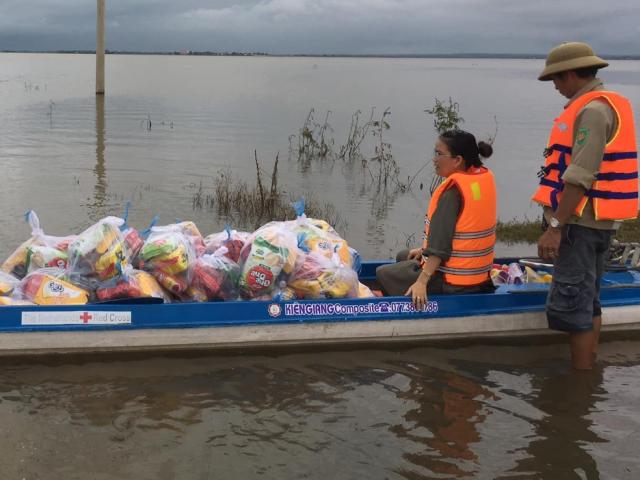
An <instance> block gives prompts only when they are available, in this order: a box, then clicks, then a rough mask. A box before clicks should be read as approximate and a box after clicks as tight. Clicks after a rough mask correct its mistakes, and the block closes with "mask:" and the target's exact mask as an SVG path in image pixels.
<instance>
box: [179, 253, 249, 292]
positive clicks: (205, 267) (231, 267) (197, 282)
mask: <svg viewBox="0 0 640 480" xmlns="http://www.w3.org/2000/svg"><path fill="white" fill-rule="evenodd" d="M227 253H228V252H227V249H226V247H220V248H219V249H218V250H216V252H215V253H214V254H212V255H209V254H205V255H203V256H202V257H200V258H198V259H197V260H196V264H195V267H194V269H193V278H192V280H191V285H190V286H189V288H188V289H187V291H186V296H187V298H188V299H189V300H192V301H196V302H197V301H203V302H206V301H211V300H236V299H237V298H238V295H239V288H238V280H239V278H240V266H239V265H238V264H237V263H236V262H234V261H233V260H231V259H229V258H227V256H226V254H227Z"/></svg>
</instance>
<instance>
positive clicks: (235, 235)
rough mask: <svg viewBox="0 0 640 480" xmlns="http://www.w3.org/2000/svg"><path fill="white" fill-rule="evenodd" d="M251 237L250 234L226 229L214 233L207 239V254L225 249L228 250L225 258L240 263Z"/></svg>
mask: <svg viewBox="0 0 640 480" xmlns="http://www.w3.org/2000/svg"><path fill="white" fill-rule="evenodd" d="M250 236H251V234H250V233H249V232H238V231H237V230H232V229H231V228H230V227H226V228H225V229H224V230H223V231H222V232H218V233H212V234H211V235H207V236H206V237H205V239H204V244H205V253H209V254H211V253H215V252H216V251H217V250H218V249H219V248H220V247H225V248H226V249H227V253H226V254H225V256H226V257H227V258H229V259H231V260H233V261H234V262H238V260H239V259H240V252H241V251H242V247H244V245H245V243H247V240H248V239H249V237H250Z"/></svg>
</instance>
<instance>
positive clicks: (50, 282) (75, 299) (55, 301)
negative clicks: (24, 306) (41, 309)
mask: <svg viewBox="0 0 640 480" xmlns="http://www.w3.org/2000/svg"><path fill="white" fill-rule="evenodd" d="M20 290H21V292H22V295H23V296H24V297H26V298H27V299H29V300H31V301H32V302H33V303H35V304H37V305H84V304H85V303H87V302H88V301H89V293H88V292H87V291H85V290H83V289H82V288H80V287H76V286H75V285H72V284H71V283H69V282H66V281H64V280H62V279H60V278H57V277H55V276H53V275H50V274H49V273H45V272H44V271H43V270H36V271H35V272H33V273H30V274H29V275H27V277H25V279H24V280H23V281H22V284H21V285H20Z"/></svg>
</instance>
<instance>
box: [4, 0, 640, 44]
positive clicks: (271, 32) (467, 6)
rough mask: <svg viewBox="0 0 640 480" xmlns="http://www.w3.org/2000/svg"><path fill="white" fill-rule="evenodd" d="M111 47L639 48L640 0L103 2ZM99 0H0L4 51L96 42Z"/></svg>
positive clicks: (202, 0) (165, 0) (107, 39)
mask: <svg viewBox="0 0 640 480" xmlns="http://www.w3.org/2000/svg"><path fill="white" fill-rule="evenodd" d="M106 4H107V34H106V45H107V49H111V50H145V51H173V50H212V51H232V50H235V51H243V52H256V51H260V52H267V53H273V54H287V53H302V54H313V53H317V54H330V53H335V54H430V53H471V52H477V53H543V54H544V53H546V52H547V51H548V50H549V48H550V47H552V46H553V45H555V44H557V43H559V42H561V41H564V40H583V41H587V42H589V43H591V44H592V46H593V47H594V48H595V49H596V51H597V52H598V53H600V54H603V55H606V54H635V55H638V54H640V0H610V1H605V0H598V1H595V0H106ZM95 11H96V0H0V49H4V50H7V49H16V50H58V49H60V50H62V49H64V50H67V49H87V50H91V49H94V48H95V15H96V13H95Z"/></svg>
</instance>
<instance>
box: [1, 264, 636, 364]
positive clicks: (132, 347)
mask: <svg viewBox="0 0 640 480" xmlns="http://www.w3.org/2000/svg"><path fill="white" fill-rule="evenodd" d="M383 263H385V262H365V263H364V264H363V268H362V271H361V274H360V278H361V280H363V281H367V280H371V279H373V278H375V268H376V267H377V266H378V265H380V264H383ZM624 274H625V273H622V275H624ZM626 274H627V275H628V272H627V273H626ZM610 275H613V276H615V275H617V276H618V277H617V278H616V279H614V280H611V278H609V277H607V278H606V279H605V282H604V283H603V288H602V291H601V299H602V304H603V311H604V320H603V323H604V328H605V329H608V330H640V282H639V283H635V279H636V278H635V277H636V276H637V275H635V274H634V275H633V276H630V277H629V279H627V280H629V281H627V280H625V278H624V277H620V275H621V274H620V273H611V274H610ZM621 278H622V280H621ZM546 296H547V292H546V289H545V287H544V286H541V285H538V286H534V287H533V288H531V285H529V286H524V287H516V286H503V288H500V289H499V290H497V291H496V293H489V294H474V295H440V296H432V297H430V299H429V303H428V305H427V307H426V308H425V310H424V311H416V310H415V309H414V308H413V306H412V304H411V302H410V299H408V298H407V297H381V298H380V297H379V298H367V299H349V300H302V301H291V302H273V301H271V302H269V301H252V302H249V301H239V302H212V303H182V304H150V303H136V301H135V300H132V301H130V302H128V303H119V304H106V303H105V304H91V305H82V306H47V307H45V306H11V307H1V308H0V355H25V354H28V355H33V354H49V353H86V352H101V351H139V350H148V349H151V350H171V349H207V348H229V347H258V346H259V347H265V346H269V347H271V346H278V345H313V344H327V343H363V342H364V343H367V344H372V343H380V342H394V341H422V340H438V339H460V338H476V337H508V336H517V337H523V336H527V335H542V334H547V333H550V332H549V330H548V329H547V324H546V319H545V315H544V304H545V300H546Z"/></svg>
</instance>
